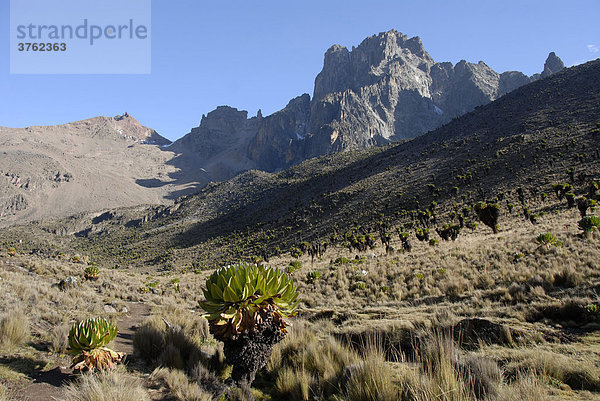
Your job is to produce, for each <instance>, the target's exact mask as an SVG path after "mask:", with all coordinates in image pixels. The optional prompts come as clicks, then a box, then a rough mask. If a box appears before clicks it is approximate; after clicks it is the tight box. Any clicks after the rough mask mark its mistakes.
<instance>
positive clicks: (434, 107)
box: [433, 104, 444, 116]
mask: <svg viewBox="0 0 600 401" xmlns="http://www.w3.org/2000/svg"><path fill="white" fill-rule="evenodd" d="M433 111H435V113H436V114H437V115H439V116H441V115H442V114H444V110H442V109H440V108H439V107H437V106H436V105H435V104H434V105H433Z"/></svg>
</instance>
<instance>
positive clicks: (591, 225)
mask: <svg viewBox="0 0 600 401" xmlns="http://www.w3.org/2000/svg"><path fill="white" fill-rule="evenodd" d="M579 229H581V230H583V232H584V234H585V235H588V236H589V235H591V234H592V233H593V232H594V231H598V229H600V218H598V217H596V216H587V217H584V218H583V219H581V220H579Z"/></svg>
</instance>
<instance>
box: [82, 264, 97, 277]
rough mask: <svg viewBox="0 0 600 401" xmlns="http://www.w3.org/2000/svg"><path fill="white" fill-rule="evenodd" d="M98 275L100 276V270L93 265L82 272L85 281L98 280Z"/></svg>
mask: <svg viewBox="0 0 600 401" xmlns="http://www.w3.org/2000/svg"><path fill="white" fill-rule="evenodd" d="M98 274H100V269H99V268H98V266H95V265H90V266H88V267H86V268H85V270H84V271H83V276H84V277H85V279H86V280H98Z"/></svg>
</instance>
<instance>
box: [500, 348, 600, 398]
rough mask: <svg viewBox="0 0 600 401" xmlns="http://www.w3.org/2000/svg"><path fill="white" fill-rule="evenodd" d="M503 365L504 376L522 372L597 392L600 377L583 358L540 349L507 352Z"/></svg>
mask: <svg viewBox="0 0 600 401" xmlns="http://www.w3.org/2000/svg"><path fill="white" fill-rule="evenodd" d="M506 359H507V361H508V362H507V363H506V364H505V366H504V371H505V373H506V375H508V376H513V377H516V376H518V375H519V374H520V373H522V372H527V373H528V374H529V375H530V376H542V377H546V378H549V379H550V380H551V381H558V382H560V383H564V384H567V385H568V386H570V387H571V388H572V389H573V390H589V391H599V390H600V375H599V372H598V369H597V368H596V367H595V366H594V363H593V361H591V360H588V359H586V357H585V356H581V357H579V358H577V360H576V361H574V360H573V359H571V358H569V357H567V356H566V355H562V354H557V353H554V352H550V351H546V350H543V349H524V350H518V351H517V350H515V351H509V355H508V357H506Z"/></svg>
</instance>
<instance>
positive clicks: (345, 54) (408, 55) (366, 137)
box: [171, 30, 564, 177]
mask: <svg viewBox="0 0 600 401" xmlns="http://www.w3.org/2000/svg"><path fill="white" fill-rule="evenodd" d="M563 66H564V65H563V64H562V61H560V59H558V57H556V55H555V54H554V53H551V54H550V56H549V57H548V60H546V65H545V69H544V71H545V72H544V74H552V73H554V72H557V71H559V70H560V69H562V68H563ZM541 75H542V74H536V75H534V76H532V77H528V76H526V75H525V74H523V73H520V72H517V71H509V72H504V73H502V74H499V73H497V72H496V71H494V70H493V69H492V68H491V67H489V66H488V65H487V64H485V63H484V62H483V61H479V62H478V63H471V62H468V61H466V60H461V61H460V62H458V63H457V64H455V65H454V64H453V63H450V62H441V63H440V62H436V61H435V60H433V58H432V57H431V56H430V55H429V54H428V53H427V51H426V50H425V47H424V46H423V43H422V41H421V39H420V38H419V37H418V36H415V37H408V36H407V35H404V34H403V33H401V32H398V31H396V30H390V31H387V32H381V33H379V34H377V35H372V36H370V37H368V38H366V39H364V40H363V41H362V42H361V43H360V44H359V45H358V46H356V47H354V46H353V47H352V49H351V50H349V49H348V48H346V47H344V46H341V45H339V44H336V45H333V46H331V47H330V48H329V49H327V51H326V52H325V55H324V61H323V69H322V70H321V72H320V73H319V74H318V75H317V77H316V78H315V86H314V92H313V98H312V99H311V98H310V96H309V95H307V94H305V95H302V96H299V97H297V98H294V99H292V100H291V101H290V102H289V103H288V105H287V106H286V107H285V108H284V109H282V110H280V111H278V112H275V113H273V114H271V115H269V116H264V117H263V116H262V113H257V116H256V117H252V118H250V119H247V117H248V116H247V113H246V112H245V111H238V110H237V109H235V108H232V107H227V106H221V107H218V108H217V109H216V110H214V111H213V112H211V113H209V114H208V115H207V116H203V118H202V122H201V124H200V126H199V127H197V128H194V129H193V130H192V131H191V132H190V134H188V135H186V137H184V138H182V139H180V140H179V141H177V142H176V145H174V146H173V147H171V149H173V150H177V151H180V152H182V153H184V152H187V153H191V152H194V154H195V156H194V157H195V158H196V159H195V160H199V163H200V164H201V165H202V166H203V168H204V169H205V170H206V171H208V172H210V173H212V174H213V177H216V176H225V175H226V174H225V172H226V173H227V174H229V173H231V175H230V176H233V175H234V174H235V173H236V172H240V171H244V170H248V169H262V170H267V171H277V170H280V169H283V168H286V167H289V166H291V165H293V164H296V163H299V162H301V161H303V160H306V159H307V158H311V157H315V156H321V155H324V154H328V153H335V152H339V151H343V150H348V149H360V148H365V147H370V146H376V145H381V144H385V143H389V142H393V141H398V140H403V139H408V138H414V137H416V136H418V135H421V134H424V133H426V132H428V131H431V130H433V129H436V128H438V127H440V126H441V125H443V124H445V123H447V122H449V121H451V120H452V119H453V118H456V117H459V116H461V115H463V114H465V113H467V112H470V111H473V110H474V109H475V108H476V107H477V106H481V105H484V104H486V103H489V102H490V101H493V100H496V99H497V98H499V97H500V96H503V95H504V94H506V93H508V92H510V91H512V90H514V89H517V88H518V87H520V86H523V85H526V84H528V83H530V82H533V81H535V80H537V79H539V78H540V77H541ZM223 155H225V156H223ZM223 166H225V168H224V167H223ZM215 171H218V172H220V173H219V174H215Z"/></svg>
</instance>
